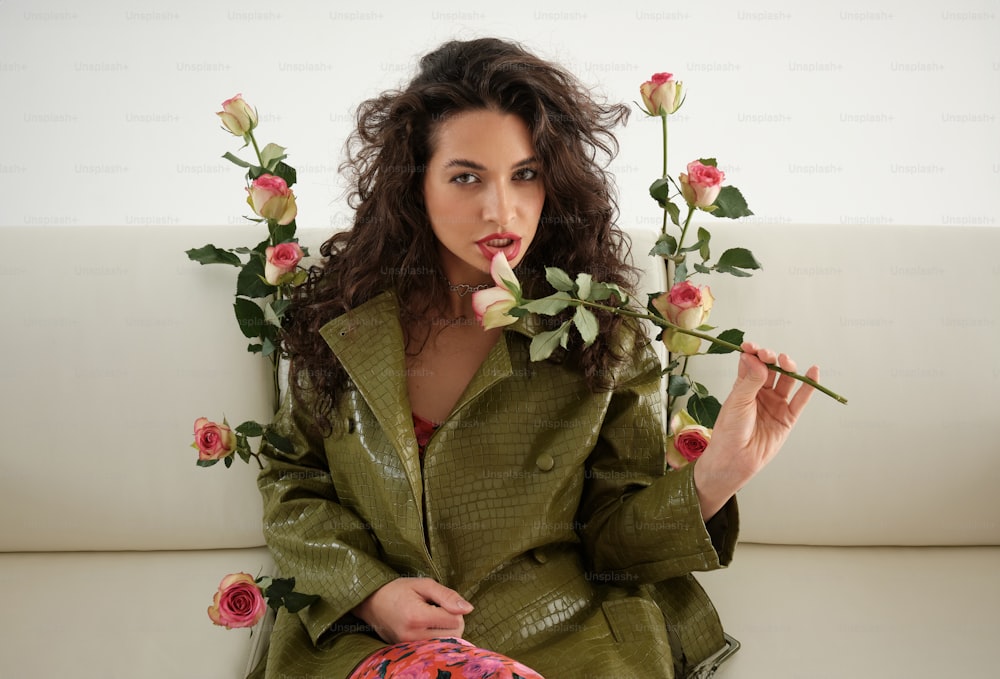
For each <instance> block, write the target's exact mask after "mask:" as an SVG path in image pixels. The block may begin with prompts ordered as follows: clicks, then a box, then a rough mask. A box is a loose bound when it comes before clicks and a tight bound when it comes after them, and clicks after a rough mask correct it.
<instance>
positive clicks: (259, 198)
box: [247, 174, 298, 226]
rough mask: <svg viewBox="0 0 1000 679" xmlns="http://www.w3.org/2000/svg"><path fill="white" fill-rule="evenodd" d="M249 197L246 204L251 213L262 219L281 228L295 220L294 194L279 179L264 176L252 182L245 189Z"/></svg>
mask: <svg viewBox="0 0 1000 679" xmlns="http://www.w3.org/2000/svg"><path fill="white" fill-rule="evenodd" d="M247 193H249V194H250V195H249V196H248V197H247V202H248V203H249V204H250V207H251V208H253V211H254V212H256V213H257V214H258V215H260V216H261V217H263V218H264V219H273V220H274V221H276V222H278V224H280V225H281V226H285V225H286V224H289V223H291V221H292V220H293V219H295V215H296V213H297V212H298V208H296V206H295V194H293V193H292V190H291V189H290V188H288V184H287V183H286V182H285V180H284V179H282V178H281V177H276V176H275V175H273V174H264V175H261V176H260V177H257V179H255V180H253V184H251V185H250V188H248V189H247Z"/></svg>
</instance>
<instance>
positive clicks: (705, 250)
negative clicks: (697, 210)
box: [698, 227, 712, 273]
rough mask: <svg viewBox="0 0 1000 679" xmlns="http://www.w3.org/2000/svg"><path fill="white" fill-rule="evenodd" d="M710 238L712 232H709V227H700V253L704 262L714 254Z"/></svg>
mask: <svg viewBox="0 0 1000 679" xmlns="http://www.w3.org/2000/svg"><path fill="white" fill-rule="evenodd" d="M710 240H712V234H710V233H709V232H708V229H705V228H702V227H698V243H699V244H700V245H701V247H700V248H698V254H700V255H701V261H703V262H707V261H708V259H709V257H711V256H712V251H711V250H710V249H709V247H708V242H709V241H710ZM702 273H705V272H702Z"/></svg>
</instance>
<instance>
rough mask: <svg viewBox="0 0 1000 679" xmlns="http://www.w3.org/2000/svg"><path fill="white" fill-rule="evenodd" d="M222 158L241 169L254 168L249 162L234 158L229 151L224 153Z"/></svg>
mask: <svg viewBox="0 0 1000 679" xmlns="http://www.w3.org/2000/svg"><path fill="white" fill-rule="evenodd" d="M222 157H223V158H225V159H226V160H228V161H229V162H230V163H233V164H234V165H239V166H240V167H252V165H250V163H248V162H247V161H245V160H243V159H242V158H238V157H236V156H234V155H233V154H232V153H230V152H229V151H226V152H225V153H223V154H222Z"/></svg>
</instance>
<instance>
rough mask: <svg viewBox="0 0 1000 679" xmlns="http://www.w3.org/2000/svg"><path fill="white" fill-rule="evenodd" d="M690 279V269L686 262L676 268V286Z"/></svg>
mask: <svg viewBox="0 0 1000 679" xmlns="http://www.w3.org/2000/svg"><path fill="white" fill-rule="evenodd" d="M687 277H688V267H687V264H686V263H685V262H680V263H679V264H678V265H677V266H675V267H674V284H675V285H676V284H677V283H683V282H684V281H686V280H687Z"/></svg>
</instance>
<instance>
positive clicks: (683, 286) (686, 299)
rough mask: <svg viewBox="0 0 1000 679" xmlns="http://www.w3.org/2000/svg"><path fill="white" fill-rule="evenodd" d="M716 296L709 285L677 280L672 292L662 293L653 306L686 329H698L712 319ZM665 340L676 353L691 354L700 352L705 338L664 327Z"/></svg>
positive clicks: (676, 324) (675, 323)
mask: <svg viewBox="0 0 1000 679" xmlns="http://www.w3.org/2000/svg"><path fill="white" fill-rule="evenodd" d="M714 303H715V298H714V297H712V290H711V289H710V288H709V287H708V286H707V285H706V286H703V287H698V286H697V285H693V284H692V283H690V282H688V281H683V282H681V283H676V284H675V285H674V286H673V287H672V288H670V291H669V292H665V293H663V294H661V295H660V296H659V297H656V298H655V299H654V300H653V308H655V309H656V310H657V311H659V312H660V314H661V315H662V316H663V317H664V318H665V319H667V320H668V321H670V322H671V323H673V324H674V325H675V326H677V327H678V328H683V329H684V330H695V329H697V328H698V327H699V326H702V325H704V324H705V323H707V322H708V316H709V314H710V313H711V311H712V305H713V304H714ZM663 343H664V344H666V345H667V349H669V350H670V351H671V352H673V353H675V354H683V355H685V356H690V355H691V354H696V353H698V349H699V348H700V347H701V340H700V339H698V338H697V337H693V336H691V335H685V334H684V333H682V332H677V331H676V330H674V329H673V328H666V329H665V330H664V331H663Z"/></svg>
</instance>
